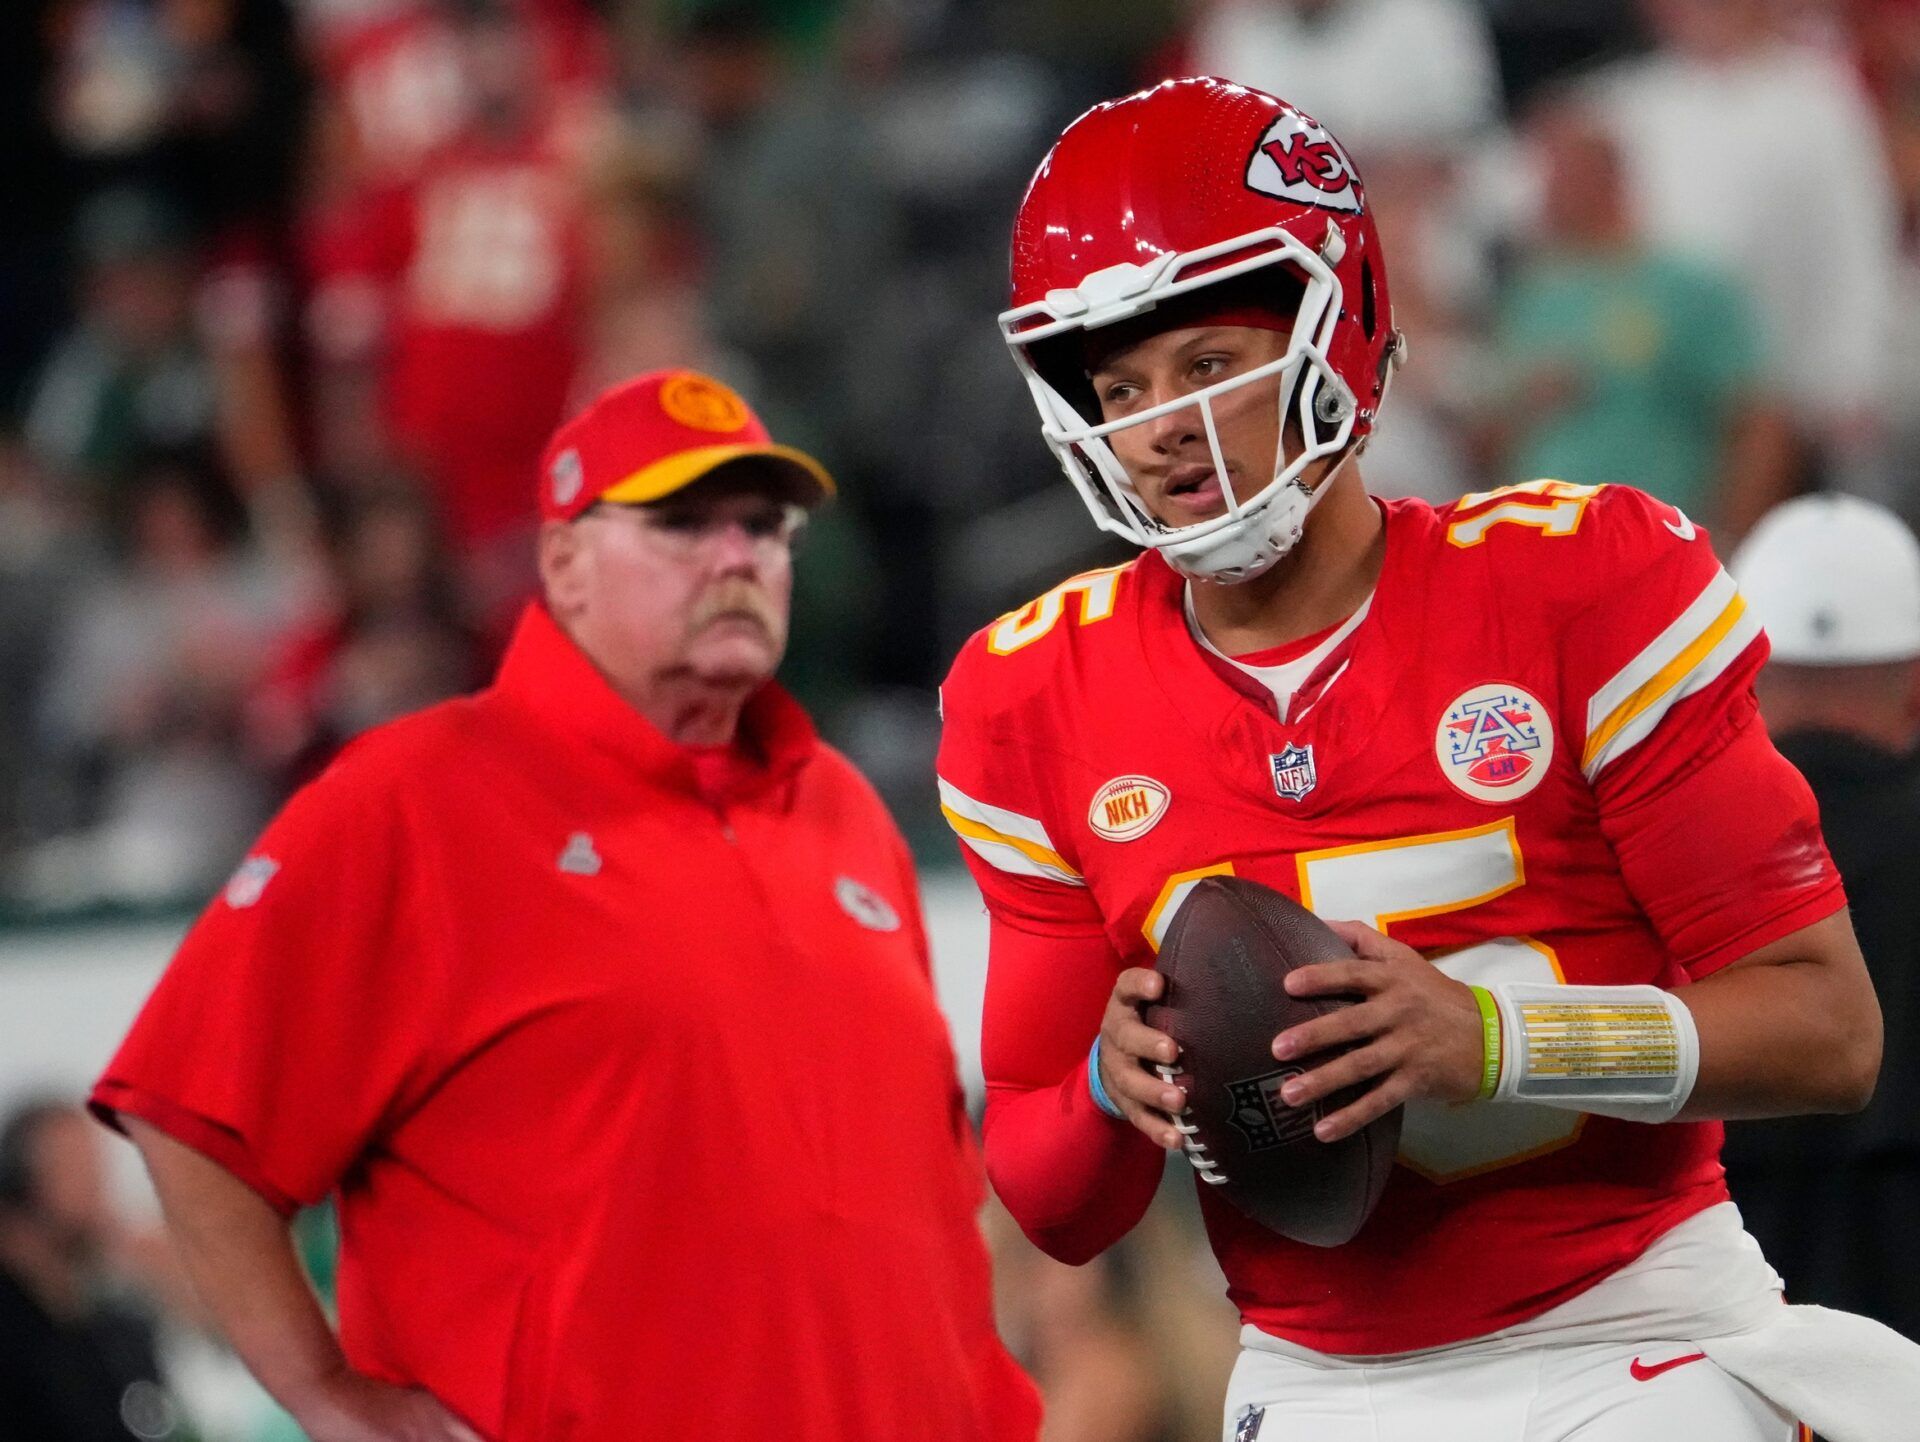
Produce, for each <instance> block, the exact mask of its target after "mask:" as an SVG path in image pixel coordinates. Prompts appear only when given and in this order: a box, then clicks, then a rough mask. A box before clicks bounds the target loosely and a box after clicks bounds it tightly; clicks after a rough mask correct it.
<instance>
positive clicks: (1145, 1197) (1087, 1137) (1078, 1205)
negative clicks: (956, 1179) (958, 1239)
mask: <svg viewBox="0 0 1920 1442" xmlns="http://www.w3.org/2000/svg"><path fill="white" fill-rule="evenodd" d="M983 1130H984V1133H985V1147H986V1157H987V1175H988V1177H989V1178H990V1179H991V1180H992V1182H993V1189H994V1191H995V1193H996V1194H997V1195H998V1196H999V1198H1000V1200H1001V1202H1002V1203H1004V1204H1005V1206H1006V1208H1007V1211H1008V1212H1009V1213H1010V1214H1011V1215H1012V1217H1013V1219H1014V1220H1015V1221H1016V1222H1018V1223H1019V1224H1020V1230H1021V1231H1023V1232H1025V1233H1026V1235H1027V1237H1028V1239H1029V1240H1030V1241H1032V1242H1033V1244H1034V1245H1035V1246H1036V1247H1038V1248H1040V1250H1041V1251H1043V1252H1045V1253H1046V1254H1047V1255H1048V1256H1050V1257H1053V1258H1055V1259H1056V1260H1058V1261H1062V1262H1068V1263H1072V1264H1073V1265H1075V1266H1078V1265H1079V1264H1080V1263H1082V1262H1086V1261H1089V1260H1091V1259H1092V1258H1094V1257H1097V1256H1099V1255H1100V1253H1102V1252H1104V1251H1105V1250H1106V1249H1107V1248H1108V1247H1110V1246H1112V1245H1113V1244H1114V1243H1115V1242H1117V1241H1119V1240H1120V1238H1122V1237H1124V1236H1125V1235H1126V1234H1127V1233H1128V1232H1130V1231H1132V1230H1133V1228H1134V1226H1135V1224H1137V1223H1138V1222H1139V1220H1140V1218H1141V1217H1142V1216H1143V1215H1145V1213H1146V1210H1147V1207H1148V1204H1150V1203H1151V1202H1152V1201H1153V1194H1154V1192H1155V1191H1156V1190H1157V1189H1158V1187H1159V1185H1160V1174H1161V1169H1162V1165H1163V1162H1164V1159H1165V1154H1164V1153H1162V1152H1161V1151H1160V1150H1159V1149H1158V1148H1157V1147H1155V1146H1154V1145H1153V1144H1152V1143H1151V1142H1149V1141H1148V1140H1147V1139H1146V1138H1145V1137H1144V1136H1142V1135H1141V1134H1140V1133H1139V1132H1138V1131H1137V1130H1135V1129H1134V1128H1133V1127H1132V1126H1131V1125H1129V1124H1128V1123H1126V1122H1120V1121H1115V1120H1114V1119H1113V1118H1112V1117H1109V1116H1107V1115H1106V1114H1105V1113H1103V1112H1102V1111H1100V1109H1099V1108H1098V1107H1096V1106H1095V1105H1094V1104H1093V1097H1092V1094H1091V1092H1089V1090H1088V1088H1087V1070H1086V1066H1085V1064H1084V1063H1083V1064H1082V1065H1080V1066H1079V1067H1077V1068H1075V1069H1074V1071H1073V1072H1071V1073H1070V1074H1069V1075H1068V1076H1067V1077H1066V1078H1065V1080H1063V1081H1062V1082H1061V1083H1060V1085H1058V1086H1054V1087H1045V1088H1041V1089H1039V1090H1034V1091H1021V1090H1017V1089H1014V1088H1009V1087H993V1086H990V1087H989V1088H988V1093H987V1115H986V1122H985V1126H984V1128H983Z"/></svg>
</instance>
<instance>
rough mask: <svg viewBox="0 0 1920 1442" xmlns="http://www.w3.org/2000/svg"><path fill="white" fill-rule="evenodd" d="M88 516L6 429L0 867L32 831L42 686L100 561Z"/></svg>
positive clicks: (2, 439) (0, 548)
mask: <svg viewBox="0 0 1920 1442" xmlns="http://www.w3.org/2000/svg"><path fill="white" fill-rule="evenodd" d="M87 519H88V517H87V515H86V513H85V512H84V511H83V510H82V509H81V508H80V507H78V506H75V505H73V504H72V503H71V501H70V499H65V498H63V497H62V496H61V494H60V492H59V490H58V488H57V487H55V486H54V485H53V484H51V482H50V481H49V480H48V478H47V477H46V475H45V474H44V473H43V472H42V471H41V469H40V467H38V466H36V465H35V464H34V463H33V460H32V459H31V458H30V457H29V456H28V455H27V453H26V448H25V447H24V446H23V445H21V444H20V442H19V440H18V439H17V438H15V437H12V436H4V435H0V872H4V869H5V864H6V860H5V859H6V857H7V856H8V855H9V854H10V853H11V852H12V851H13V849H14V848H15V847H16V846H18V845H19V844H20V842H21V841H22V840H23V839H24V837H25V836H26V834H27V832H28V829H29V825H30V815H29V813H30V812H31V811H32V810H33V809H34V808H33V807H32V806H30V805H29V797H30V796H31V794H32V782H33V779H34V775H35V771H36V767H35V764H34V762H35V744H34V743H35V739H36V738H35V735H34V727H35V724H36V721H37V719H38V716H37V708H38V704H39V696H40V688H41V685H42V683H43V681H44V679H45V676H46V673H47V669H48V666H49V664H50V663H51V661H52V659H53V649H54V642H55V639H56V631H57V629H58V625H59V621H60V618H61V617H62V616H64V615H65V614H66V610H67V608H68V605H69V601H70V597H71V596H72V594H73V593H74V592H75V591H76V590H77V589H78V588H79V587H81V586H82V585H84V584H85V582H86V579H87V577H88V576H89V575H90V574H91V573H92V572H93V571H95V570H97V569H98V564H99V560H100V558H99V556H98V555H97V554H96V551H97V549H98V548H97V546H96V545H95V544H94V543H93V541H92V539H91V536H90V533H89V530H88V528H87V526H86V524H85V522H86V521H87Z"/></svg>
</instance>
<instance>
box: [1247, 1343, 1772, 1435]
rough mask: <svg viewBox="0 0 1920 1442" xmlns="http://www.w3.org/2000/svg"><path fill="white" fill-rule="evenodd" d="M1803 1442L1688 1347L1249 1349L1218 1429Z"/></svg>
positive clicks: (1763, 1403) (1764, 1404)
mask: <svg viewBox="0 0 1920 1442" xmlns="http://www.w3.org/2000/svg"><path fill="white" fill-rule="evenodd" d="M1682 1359H1690V1360H1682ZM1662 1364H1668V1365H1665V1366H1663V1365H1662ZM1801 1435H1802V1434H1801V1431H1800V1427H1799V1424H1798V1423H1797V1422H1796V1421H1795V1420H1794V1419H1793V1418H1791V1417H1788V1416H1787V1415H1786V1414H1785V1413H1784V1412H1781V1411H1779V1410H1778V1409H1777V1408H1776V1407H1774V1406H1773V1404H1772V1403H1770V1402H1768V1401H1767V1400H1766V1399H1765V1398H1764V1397H1762V1396H1761V1395H1760V1394H1759V1393H1758V1392H1755V1391H1754V1390H1753V1389H1752V1388H1751V1387H1748V1386H1747V1385H1746V1384H1745V1383H1744V1382H1740V1381H1737V1380H1736V1379H1735V1378H1733V1377H1731V1376H1729V1375H1728V1374H1727V1373H1725V1372H1723V1371H1721V1370H1720V1368H1719V1367H1717V1366H1715V1365H1714V1364H1713V1363H1712V1362H1711V1361H1709V1360H1708V1359H1707V1358H1706V1357H1705V1356H1704V1355H1702V1354H1701V1353H1700V1350H1699V1349H1698V1348H1697V1347H1693V1346H1691V1345H1689V1344H1684V1343H1674V1342H1665V1343H1658V1342H1656V1343H1649V1344H1647V1345H1646V1346H1643V1347H1623V1346H1620V1345H1618V1344H1617V1343H1587V1344H1574V1345H1567V1346H1560V1345H1553V1344H1547V1345H1536V1346H1534V1347H1531V1348H1528V1349H1526V1350H1514V1351H1508V1352H1497V1353H1480V1354H1469V1355H1457V1356H1450V1355H1447V1354H1446V1353H1440V1354H1437V1355H1429V1356H1422V1357H1411V1358H1406V1359H1402V1360H1388V1361H1372V1362H1344V1363H1342V1362H1336V1361H1334V1360H1332V1359H1327V1361H1326V1362H1325V1363H1324V1364H1315V1363H1309V1362H1303V1361H1300V1360H1298V1359H1297V1358H1294V1357H1288V1356H1279V1355H1276V1354H1274V1353H1271V1352H1265V1351H1259V1350H1255V1349H1254V1348H1246V1349H1244V1350H1243V1351H1242V1352H1241V1353H1240V1361H1239V1363H1238V1364H1237V1365H1236V1366H1235V1367H1234V1369H1233V1378H1232V1380H1231V1381H1230V1382H1229V1383H1228V1385H1227V1417H1226V1428H1225V1432H1224V1437H1225V1439H1226V1442H1799V1439H1800V1437H1801Z"/></svg>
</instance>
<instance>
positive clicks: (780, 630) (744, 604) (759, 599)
mask: <svg viewBox="0 0 1920 1442" xmlns="http://www.w3.org/2000/svg"><path fill="white" fill-rule="evenodd" d="M725 617H734V618H742V619H745V620H749V621H752V622H753V623H754V624H756V625H757V626H759V627H760V629H761V630H763V631H765V632H766V633H767V637H768V639H769V640H774V641H777V640H779V639H780V638H781V637H782V636H784V635H786V632H787V624H786V617H785V616H784V615H782V614H781V611H780V608H779V606H777V605H776V604H775V603H774V601H773V598H772V597H770V596H768V595H767V593H766V592H765V591H764V590H762V589H761V588H760V587H759V586H756V585H754V584H753V583H752V582H750V581H741V580H727V581H722V582H721V583H720V584H719V585H717V586H715V587H714V588H713V589H712V590H710V591H708V592H707V593H706V594H705V595H703V596H702V597H701V598H700V600H699V602H698V603H697V604H696V605H695V606H694V608H693V615H692V617H691V618H690V619H689V620H688V622H687V633H688V634H689V635H694V634H697V633H698V632H700V631H703V630H705V629H706V628H707V627H708V626H710V625H712V624H713V623H714V622H715V621H718V620H721V619H722V618H725Z"/></svg>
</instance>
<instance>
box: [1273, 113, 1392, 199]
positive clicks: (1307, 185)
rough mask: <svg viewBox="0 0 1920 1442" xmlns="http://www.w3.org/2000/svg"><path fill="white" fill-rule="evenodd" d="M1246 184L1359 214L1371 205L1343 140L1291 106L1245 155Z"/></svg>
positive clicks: (1279, 195)
mask: <svg viewBox="0 0 1920 1442" xmlns="http://www.w3.org/2000/svg"><path fill="white" fill-rule="evenodd" d="M1247 185H1248V186H1249V187H1250V188H1251V189H1253V190H1257V191H1259V192H1260V193H1261V194H1262V195H1271V196H1276V197H1278V198H1279V199H1281V200H1297V201H1299V202H1300V203H1301V204H1302V205H1317V206H1319V207H1321V208H1322V209H1323V210H1344V211H1348V212H1350V213H1352V214H1355V215H1358V214H1359V213H1360V212H1361V211H1363V210H1365V209H1366V208H1367V202H1366V196H1365V195H1364V193H1363V192H1362V191H1361V189H1360V177H1359V175H1358V174H1357V173H1355V171H1354V168H1353V162H1352V161H1351V160H1349V159H1347V152H1346V151H1344V150H1342V149H1341V148H1340V142H1339V141H1337V140H1335V139H1334V138H1333V137H1332V136H1331V135H1329V134H1328V133H1327V132H1326V131H1325V130H1324V129H1323V128H1322V127H1321V126H1320V124H1319V123H1318V122H1317V121H1315V120H1313V119H1311V118H1310V117H1308V116H1305V115H1302V114H1301V113H1300V112H1299V111H1297V110H1289V111H1287V112H1285V113H1284V114H1282V115H1281V116H1280V118H1279V119H1278V120H1276V121H1274V122H1273V124H1271V125H1269V126H1268V127H1267V129H1266V132H1265V133H1264V134H1263V135H1262V136H1261V137H1260V143H1259V144H1258V145H1256V146H1254V148H1253V154H1252V155H1251V156H1249V157H1248V158H1247Z"/></svg>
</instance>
